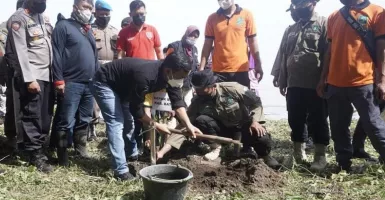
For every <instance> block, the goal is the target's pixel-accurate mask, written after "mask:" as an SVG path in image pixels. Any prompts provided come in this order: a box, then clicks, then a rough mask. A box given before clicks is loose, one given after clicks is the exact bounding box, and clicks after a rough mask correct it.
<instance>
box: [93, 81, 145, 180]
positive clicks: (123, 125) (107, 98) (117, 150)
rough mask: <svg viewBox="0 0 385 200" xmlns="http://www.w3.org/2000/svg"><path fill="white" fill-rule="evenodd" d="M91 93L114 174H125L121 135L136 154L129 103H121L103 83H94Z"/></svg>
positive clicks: (124, 156)
mask: <svg viewBox="0 0 385 200" xmlns="http://www.w3.org/2000/svg"><path fill="white" fill-rule="evenodd" d="M92 93H93V94H94V97H95V99H96V102H97V103H98V105H99V107H100V110H101V111H102V115H103V118H104V122H105V123H106V132H107V137H108V143H109V148H110V151H111V154H112V156H113V162H112V163H113V168H114V173H115V174H117V175H120V174H123V173H127V172H128V166H127V161H126V155H125V151H124V146H125V141H124V139H123V135H124V136H125V137H126V138H127V139H128V141H130V143H132V144H135V145H129V144H128V146H130V149H131V151H132V153H133V154H138V150H137V148H136V142H135V137H134V136H133V135H134V134H133V133H134V128H135V126H134V118H133V117H132V115H131V112H130V106H129V102H123V101H121V99H120V98H119V96H118V95H117V94H116V93H115V92H114V91H113V90H112V89H111V88H110V87H109V86H108V85H107V84H105V83H101V82H98V81H94V83H93V87H92Z"/></svg>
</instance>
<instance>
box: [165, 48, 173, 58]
mask: <svg viewBox="0 0 385 200" xmlns="http://www.w3.org/2000/svg"><path fill="white" fill-rule="evenodd" d="M172 52H174V48H172V47H170V46H169V47H168V49H167V53H166V56H168V55H170V54H172Z"/></svg>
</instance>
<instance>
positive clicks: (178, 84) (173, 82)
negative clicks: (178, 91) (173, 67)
mask: <svg viewBox="0 0 385 200" xmlns="http://www.w3.org/2000/svg"><path fill="white" fill-rule="evenodd" d="M167 78H168V84H169V85H170V86H171V87H173V88H182V87H183V82H184V79H183V78H182V79H174V77H173V76H172V74H171V78H169V77H167Z"/></svg>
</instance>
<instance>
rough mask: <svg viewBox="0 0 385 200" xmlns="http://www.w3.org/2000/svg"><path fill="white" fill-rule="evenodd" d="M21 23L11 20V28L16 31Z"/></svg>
mask: <svg viewBox="0 0 385 200" xmlns="http://www.w3.org/2000/svg"><path fill="white" fill-rule="evenodd" d="M20 26H21V23H20V22H12V29H13V30H15V31H18V30H19V29H20Z"/></svg>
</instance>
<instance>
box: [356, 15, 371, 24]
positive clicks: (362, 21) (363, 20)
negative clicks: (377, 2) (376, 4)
mask: <svg viewBox="0 0 385 200" xmlns="http://www.w3.org/2000/svg"><path fill="white" fill-rule="evenodd" d="M357 21H358V23H360V24H361V25H367V23H368V17H367V16H365V15H360V16H359V17H358V20H357Z"/></svg>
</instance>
